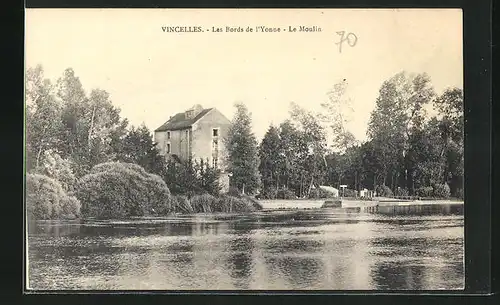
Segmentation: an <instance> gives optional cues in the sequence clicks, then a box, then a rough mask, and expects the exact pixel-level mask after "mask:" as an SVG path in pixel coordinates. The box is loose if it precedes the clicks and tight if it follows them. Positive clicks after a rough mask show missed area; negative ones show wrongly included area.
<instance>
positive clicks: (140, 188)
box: [77, 162, 171, 218]
mask: <svg viewBox="0 0 500 305" xmlns="http://www.w3.org/2000/svg"><path fill="white" fill-rule="evenodd" d="M77 195H78V196H77V197H78V198H79V199H80V201H81V202H82V214H83V215H84V216H86V217H96V218H124V217H129V216H143V215H164V214H167V213H169V212H170V209H171V195H170V190H169V189H168V187H167V185H166V184H165V182H164V181H163V180H162V179H161V178H160V177H159V176H157V175H154V174H150V173H147V172H146V171H145V170H144V169H143V168H142V167H140V166H139V165H136V164H131V163H120V162H108V163H102V164H98V165H96V166H94V167H93V168H92V169H91V171H90V173H89V174H87V175H85V176H83V177H82V178H81V180H80V183H79V187H78V190H77Z"/></svg>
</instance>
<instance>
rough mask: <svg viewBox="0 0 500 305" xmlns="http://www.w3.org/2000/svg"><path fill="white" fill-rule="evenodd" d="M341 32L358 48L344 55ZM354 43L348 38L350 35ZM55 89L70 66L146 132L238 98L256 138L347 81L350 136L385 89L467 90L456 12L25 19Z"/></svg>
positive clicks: (169, 13) (362, 127)
mask: <svg viewBox="0 0 500 305" xmlns="http://www.w3.org/2000/svg"><path fill="white" fill-rule="evenodd" d="M226 25H229V26H236V27H237V26H241V27H243V28H246V27H248V26H250V27H252V28H254V30H255V27H257V26H261V25H264V26H268V27H280V28H281V29H282V30H283V29H284V28H288V27H289V26H292V27H298V26H300V25H306V26H318V27H321V28H322V31H321V32H309V33H299V32H297V33H290V32H281V33H255V32H253V33H246V32H245V33H211V32H203V33H164V32H163V31H162V28H161V27H162V26H201V27H202V28H203V29H204V30H206V29H211V28H212V26H215V27H225V26H226ZM338 31H346V33H354V34H355V35H356V36H357V43H356V45H355V46H354V47H350V46H348V45H347V43H344V44H343V46H342V52H339V45H337V44H336V43H337V42H338V41H339V39H340V36H339V35H338V34H337V32H338ZM351 37H352V36H351ZM37 64H41V65H42V66H43V67H44V69H45V75H46V77H48V78H50V79H52V80H55V79H57V78H58V77H59V76H61V75H62V72H63V71H64V69H66V68H68V67H71V68H73V69H74V71H75V73H76V75H77V76H78V77H79V78H80V80H81V82H82V84H83V86H84V88H85V89H86V90H87V91H90V89H92V88H101V89H104V90H106V91H108V92H109V93H110V95H111V100H112V102H113V104H115V105H116V106H118V107H119V108H121V110H122V115H123V116H124V117H126V118H128V119H129V121H130V122H131V123H132V124H134V125H139V124H141V123H142V122H144V123H145V124H146V125H147V126H148V127H149V128H150V129H151V130H154V129H156V128H157V127H159V126H160V125H161V124H163V123H164V122H165V121H166V120H167V119H168V118H169V116H171V115H173V114H175V113H177V112H180V111H183V110H184V109H186V108H189V107H191V106H192V105H193V104H201V105H202V106H204V107H216V108H218V109H219V110H220V111H222V112H223V113H224V114H225V115H226V116H227V117H228V118H229V119H231V118H232V116H233V112H234V108H233V104H234V102H236V101H241V102H244V103H245V104H246V105H247V106H248V108H249V110H250V111H251V113H252V116H253V125H254V131H255V134H256V135H257V137H258V138H260V137H262V136H263V134H264V133H265V131H266V130H267V128H268V126H269V124H271V123H274V124H279V123H280V122H282V121H283V120H284V119H286V118H287V117H288V110H289V104H290V102H296V103H297V104H299V105H300V106H302V107H304V108H306V109H310V110H318V109H319V104H320V103H321V102H324V101H326V100H327V92H328V91H329V90H330V89H331V88H332V87H333V85H334V84H335V83H336V82H338V81H341V80H343V79H346V81H347V82H348V84H349V87H348V95H349V97H350V98H351V99H352V107H353V109H354V116H353V117H352V118H353V120H352V121H351V122H350V124H349V126H348V128H349V130H351V131H352V132H353V133H354V135H355V136H356V137H357V138H358V139H359V140H364V139H365V137H366V128H367V123H368V119H369V116H370V112H371V111H372V110H373V108H374V106H375V99H376V97H377V95H378V89H379V88H380V85H381V84H382V82H383V81H384V80H387V79H388V78H390V77H391V76H393V75H394V74H396V73H398V72H400V71H402V70H405V71H408V72H427V73H428V74H429V75H430V77H431V80H432V83H433V85H434V87H435V89H436V91H437V92H438V93H441V92H442V91H443V90H444V89H445V88H446V87H450V86H457V87H460V88H462V79H463V71H462V68H463V66H462V12H461V10H424V9H421V10H368V9H364V10H340V9H339V10H328V9H326V10H323V9H317V10H311V9H308V10H145V9H134V10H131V9H130V10H129V9H120V10H111V9H103V10H90V9H89V10H75V9H72V10H67V9H65V10H48V9H40V10H27V12H26V65H27V66H28V67H33V66H35V65H37Z"/></svg>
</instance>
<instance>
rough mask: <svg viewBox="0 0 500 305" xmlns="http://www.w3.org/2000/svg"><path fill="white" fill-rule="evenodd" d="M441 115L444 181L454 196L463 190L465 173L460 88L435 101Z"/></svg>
mask: <svg viewBox="0 0 500 305" xmlns="http://www.w3.org/2000/svg"><path fill="white" fill-rule="evenodd" d="M434 107H435V108H436V109H437V110H438V112H439V114H438V116H439V120H440V122H439V127H440V130H441V136H442V140H443V142H444V145H443V150H442V152H443V154H444V155H445V156H446V164H445V165H444V166H443V167H444V170H443V180H444V181H445V182H447V183H449V184H450V190H451V193H452V194H453V195H456V193H457V192H458V191H459V190H461V189H463V172H464V98H463V91H462V89H459V88H448V89H446V90H445V91H444V92H443V94H442V95H441V96H439V97H438V98H436V99H435V100H434Z"/></svg>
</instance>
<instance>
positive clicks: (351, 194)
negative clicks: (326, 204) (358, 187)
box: [339, 188, 356, 197]
mask: <svg viewBox="0 0 500 305" xmlns="http://www.w3.org/2000/svg"><path fill="white" fill-rule="evenodd" d="M339 195H341V196H343V197H356V191H355V190H351V189H347V188H346V189H344V190H339Z"/></svg>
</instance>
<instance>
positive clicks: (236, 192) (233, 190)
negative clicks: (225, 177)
mask: <svg viewBox="0 0 500 305" xmlns="http://www.w3.org/2000/svg"><path fill="white" fill-rule="evenodd" d="M227 195H229V196H234V197H239V196H241V192H240V190H239V189H238V188H237V187H234V186H231V187H230V188H229V190H228V191H227Z"/></svg>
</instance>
